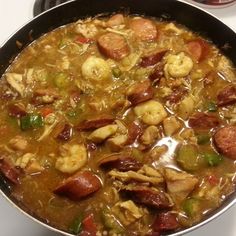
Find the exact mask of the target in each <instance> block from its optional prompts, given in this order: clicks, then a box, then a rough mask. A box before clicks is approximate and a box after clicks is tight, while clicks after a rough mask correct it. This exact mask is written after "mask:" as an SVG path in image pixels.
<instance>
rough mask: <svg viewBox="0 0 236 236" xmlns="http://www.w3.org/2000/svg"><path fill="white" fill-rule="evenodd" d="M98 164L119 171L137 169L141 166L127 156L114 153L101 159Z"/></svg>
mask: <svg viewBox="0 0 236 236" xmlns="http://www.w3.org/2000/svg"><path fill="white" fill-rule="evenodd" d="M98 165H99V166H101V167H102V168H105V169H107V168H108V169H117V170H119V171H129V170H133V171H137V170H139V169H140V168H141V167H142V163H140V162H139V161H137V160H135V159H134V158H132V157H129V156H127V157H126V156H122V155H121V154H114V155H110V156H107V157H105V158H103V159H101V160H100V161H99V162H98Z"/></svg>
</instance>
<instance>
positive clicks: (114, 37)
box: [97, 33, 130, 60]
mask: <svg viewBox="0 0 236 236" xmlns="http://www.w3.org/2000/svg"><path fill="white" fill-rule="evenodd" d="M97 42H98V48H99V50H100V52H101V53H102V54H103V55H105V56H107V57H109V58H111V59H114V60H121V59H122V58H124V57H126V56H128V55H129V53H130V48H129V46H128V43H127V42H126V39H125V38H124V37H123V36H122V35H118V34H115V33H106V34H103V35H101V36H100V37H99V38H98V41H97Z"/></svg>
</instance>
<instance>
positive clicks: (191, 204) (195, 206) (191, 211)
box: [183, 198, 200, 217]
mask: <svg viewBox="0 0 236 236" xmlns="http://www.w3.org/2000/svg"><path fill="white" fill-rule="evenodd" d="M183 210H184V211H185V213H186V214H187V215H188V216H190V217H194V216H195V215H197V214H198V213H199V210H200V202H199V200H198V199H196V198H189V199H187V200H185V202H184V203H183Z"/></svg>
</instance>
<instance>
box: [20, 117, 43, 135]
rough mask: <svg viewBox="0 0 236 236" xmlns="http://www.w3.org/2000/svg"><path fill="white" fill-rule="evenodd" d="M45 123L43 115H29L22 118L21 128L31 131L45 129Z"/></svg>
mask: <svg viewBox="0 0 236 236" xmlns="http://www.w3.org/2000/svg"><path fill="white" fill-rule="evenodd" d="M43 125H44V121H43V118H42V116H41V115H39V114H28V115H26V116H22V117H21V118H20V127H21V130H23V131H25V130H29V129H35V128H40V127H43Z"/></svg>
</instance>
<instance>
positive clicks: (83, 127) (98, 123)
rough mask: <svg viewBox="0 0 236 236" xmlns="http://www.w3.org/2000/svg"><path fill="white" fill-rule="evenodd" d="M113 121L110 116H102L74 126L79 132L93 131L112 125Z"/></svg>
mask: <svg viewBox="0 0 236 236" xmlns="http://www.w3.org/2000/svg"><path fill="white" fill-rule="evenodd" d="M114 120H115V119H114V118H113V117H112V116H109V115H103V116H100V117H98V118H95V119H91V120H84V121H82V122H81V123H80V124H79V125H77V126H76V129H77V130H79V131H89V130H94V129H98V128H101V127H103V126H106V125H109V124H111V123H113V122H114Z"/></svg>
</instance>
